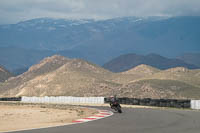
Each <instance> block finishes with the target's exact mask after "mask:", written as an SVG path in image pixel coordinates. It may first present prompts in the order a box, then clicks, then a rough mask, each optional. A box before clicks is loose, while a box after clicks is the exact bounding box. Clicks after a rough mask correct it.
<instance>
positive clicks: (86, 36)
mask: <svg viewBox="0 0 200 133" xmlns="http://www.w3.org/2000/svg"><path fill="white" fill-rule="evenodd" d="M199 34H200V17H199V16H181V17H146V18H145V17H122V18H113V19H108V20H100V21H94V20H83V19H81V20H66V19H52V18H38V19H33V20H27V21H23V22H19V23H17V24H9V25H0V36H1V37H0V47H10V49H13V50H8V49H4V50H1V49H2V48H0V62H1V61H2V60H3V61H4V62H3V63H2V65H4V66H5V67H6V68H8V70H11V69H12V70H15V69H19V66H20V68H22V67H23V68H24V67H30V66H31V65H33V64H35V63H38V61H39V60H41V59H42V58H44V57H47V56H50V55H53V54H60V55H63V56H66V57H72V58H81V59H84V60H88V61H90V62H93V63H95V64H99V65H103V64H105V63H106V62H108V61H109V60H111V59H113V58H114V57H117V56H119V55H122V54H127V53H137V54H142V55H144V54H148V53H157V54H159V55H163V56H166V57H176V56H179V55H181V54H183V53H186V52H188V53H193V52H199V51H200V45H199V43H200V37H199ZM15 48H22V49H26V50H29V51H28V52H27V51H24V50H22V51H21V52H19V51H18V50H16V49H15ZM32 50H36V51H32ZM38 50H39V51H38ZM11 51H13V52H11ZM16 51H17V52H16ZM49 51H50V54H49ZM86 51H87V52H86ZM51 52H53V54H51ZM16 53H18V54H16ZM31 53H32V55H30V54H31ZM35 53H37V54H35ZM4 59H5V60H4ZM14 59H16V61H15V60H14ZM19 64H21V65H19ZM13 67H14V68H13Z"/></svg>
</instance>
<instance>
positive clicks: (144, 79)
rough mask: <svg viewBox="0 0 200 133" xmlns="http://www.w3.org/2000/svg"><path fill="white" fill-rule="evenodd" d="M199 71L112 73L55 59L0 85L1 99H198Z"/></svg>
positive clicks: (80, 62) (137, 69)
mask: <svg viewBox="0 0 200 133" xmlns="http://www.w3.org/2000/svg"><path fill="white" fill-rule="evenodd" d="M199 90H200V70H199V69H194V70H190V69H187V68H184V67H176V68H171V69H167V70H159V69H157V68H153V67H151V66H148V65H144V64H142V65H139V66H136V67H134V68H132V69H130V70H128V71H125V72H121V73H113V72H110V71H108V70H105V69H104V68H102V67H100V66H98V65H95V64H92V63H90V62H88V61H84V60H82V59H71V58H65V57H63V56H59V55H54V56H51V57H48V58H45V59H43V60H42V61H40V62H39V63H38V64H36V65H33V66H32V67H30V68H29V70H28V71H27V72H25V73H23V74H21V75H19V76H17V77H12V78H9V79H8V80H6V81H5V82H3V83H0V96H1V97H2V96H3V97H5V96H110V95H113V94H117V96H119V97H137V98H147V97H148V98H178V99H182V98H192V99H196V98H200V91H199Z"/></svg>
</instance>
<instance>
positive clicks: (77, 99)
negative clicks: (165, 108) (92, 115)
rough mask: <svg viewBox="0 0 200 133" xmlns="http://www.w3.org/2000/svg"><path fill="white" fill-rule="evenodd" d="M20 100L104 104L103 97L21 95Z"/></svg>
mask: <svg viewBox="0 0 200 133" xmlns="http://www.w3.org/2000/svg"><path fill="white" fill-rule="evenodd" d="M22 102H28V103H83V104H104V97H65V96H59V97H22Z"/></svg>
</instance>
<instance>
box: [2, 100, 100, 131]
mask: <svg viewBox="0 0 200 133" xmlns="http://www.w3.org/2000/svg"><path fill="white" fill-rule="evenodd" d="M95 113H97V111H96V110H94V109H86V108H80V107H74V106H69V105H45V104H41V105H33V104H21V103H5V102H0V132H5V131H13V130H23V129H31V128H40V127H48V126H57V125H66V124H69V123H71V122H72V121H73V120H75V119H79V118H84V117H88V116H91V115H93V114H95Z"/></svg>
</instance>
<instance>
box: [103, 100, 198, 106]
mask: <svg viewBox="0 0 200 133" xmlns="http://www.w3.org/2000/svg"><path fill="white" fill-rule="evenodd" d="M118 101H119V103H120V104H127V105H143V106H157V107H174V108H190V107H191V103H190V100H177V99H151V98H144V99H139V98H127V97H124V98H118ZM109 102H110V101H109V98H105V103H109ZM199 103H200V102H199ZM199 107H200V104H199Z"/></svg>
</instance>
